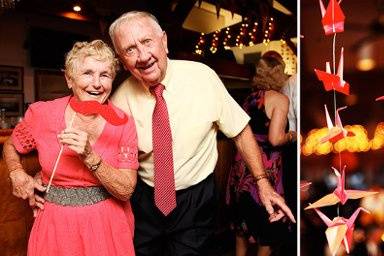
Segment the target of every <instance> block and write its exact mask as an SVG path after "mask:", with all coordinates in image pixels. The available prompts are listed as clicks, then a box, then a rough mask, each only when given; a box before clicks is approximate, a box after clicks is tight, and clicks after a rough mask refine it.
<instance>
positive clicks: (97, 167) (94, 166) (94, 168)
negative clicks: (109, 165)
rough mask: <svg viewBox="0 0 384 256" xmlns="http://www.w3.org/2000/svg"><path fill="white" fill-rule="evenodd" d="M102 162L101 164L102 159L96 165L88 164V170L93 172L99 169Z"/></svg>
mask: <svg viewBox="0 0 384 256" xmlns="http://www.w3.org/2000/svg"><path fill="white" fill-rule="evenodd" d="M102 162H103V159H101V158H100V160H99V161H98V162H97V163H95V164H90V165H89V166H88V168H89V170H91V171H92V172H95V171H96V170H97V169H99V167H100V165H101V163H102Z"/></svg>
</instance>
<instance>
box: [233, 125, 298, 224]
mask: <svg viewBox="0 0 384 256" xmlns="http://www.w3.org/2000/svg"><path fill="white" fill-rule="evenodd" d="M233 140H234V142H235V144H236V147H237V150H238V151H239V153H240V154H241V156H242V158H243V160H244V161H245V164H246V165H247V167H248V169H249V170H250V172H251V173H252V175H253V176H254V177H255V179H256V184H257V186H258V189H259V195H260V200H261V202H262V203H263V204H264V206H265V208H266V210H267V212H268V214H269V215H270V217H269V220H270V221H271V222H273V221H277V220H279V219H281V218H282V217H284V215H287V216H288V217H289V218H290V219H291V221H292V222H296V221H295V217H294V216H293V214H292V212H291V210H290V209H289V207H288V206H287V205H286V204H285V201H284V199H283V198H282V197H281V196H280V195H279V194H278V193H277V192H276V191H275V190H274V189H273V188H272V186H271V184H270V183H269V181H268V179H267V176H266V175H265V171H264V166H263V164H262V157H261V151H260V148H259V146H258V145H257V142H256V140H255V138H254V135H253V133H252V130H251V127H250V126H249V125H247V126H246V127H245V128H244V129H243V130H242V131H241V132H240V133H239V134H238V135H237V136H236V137H234V138H233ZM273 206H277V207H278V208H279V209H278V210H277V211H276V212H275V209H274V207H273Z"/></svg>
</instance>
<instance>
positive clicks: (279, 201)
mask: <svg viewBox="0 0 384 256" xmlns="http://www.w3.org/2000/svg"><path fill="white" fill-rule="evenodd" d="M257 185H258V187H259V196H260V200H261V202H262V203H263V205H264V207H265V209H266V210H267V212H268V214H269V221H270V222H275V221H278V220H280V219H282V218H283V217H285V216H288V218H289V219H290V220H291V221H292V222H293V223H296V220H295V217H294V216H293V214H292V212H291V210H290V209H289V207H288V206H287V205H286V204H285V201H284V198H282V197H281V196H280V195H279V194H278V193H277V192H276V191H275V190H274V189H273V188H272V186H271V184H270V183H269V181H268V180H267V179H261V180H258V181H257ZM275 209H276V210H275Z"/></svg>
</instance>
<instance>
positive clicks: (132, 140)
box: [117, 117, 139, 170]
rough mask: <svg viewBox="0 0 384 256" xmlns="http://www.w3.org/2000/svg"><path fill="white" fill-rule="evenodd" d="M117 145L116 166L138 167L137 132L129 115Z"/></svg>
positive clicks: (120, 167)
mask: <svg viewBox="0 0 384 256" xmlns="http://www.w3.org/2000/svg"><path fill="white" fill-rule="evenodd" d="M118 146H119V149H118V150H119V151H118V152H119V153H118V157H117V168H119V169H134V170H137V168H139V162H138V159H137V155H138V149H137V134H136V127H135V122H134V120H133V118H132V117H129V119H128V122H127V123H126V124H125V126H124V129H123V133H122V135H121V139H120V142H119V145H118Z"/></svg>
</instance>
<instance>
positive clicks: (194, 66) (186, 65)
mask: <svg viewBox="0 0 384 256" xmlns="http://www.w3.org/2000/svg"><path fill="white" fill-rule="evenodd" d="M170 64H171V65H172V68H173V69H175V70H177V71H183V70H184V71H187V72H188V71H191V70H196V71H212V69H211V68H210V67H209V66H207V65H206V64H204V63H201V62H197V61H191V60H174V59H172V60H170Z"/></svg>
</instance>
